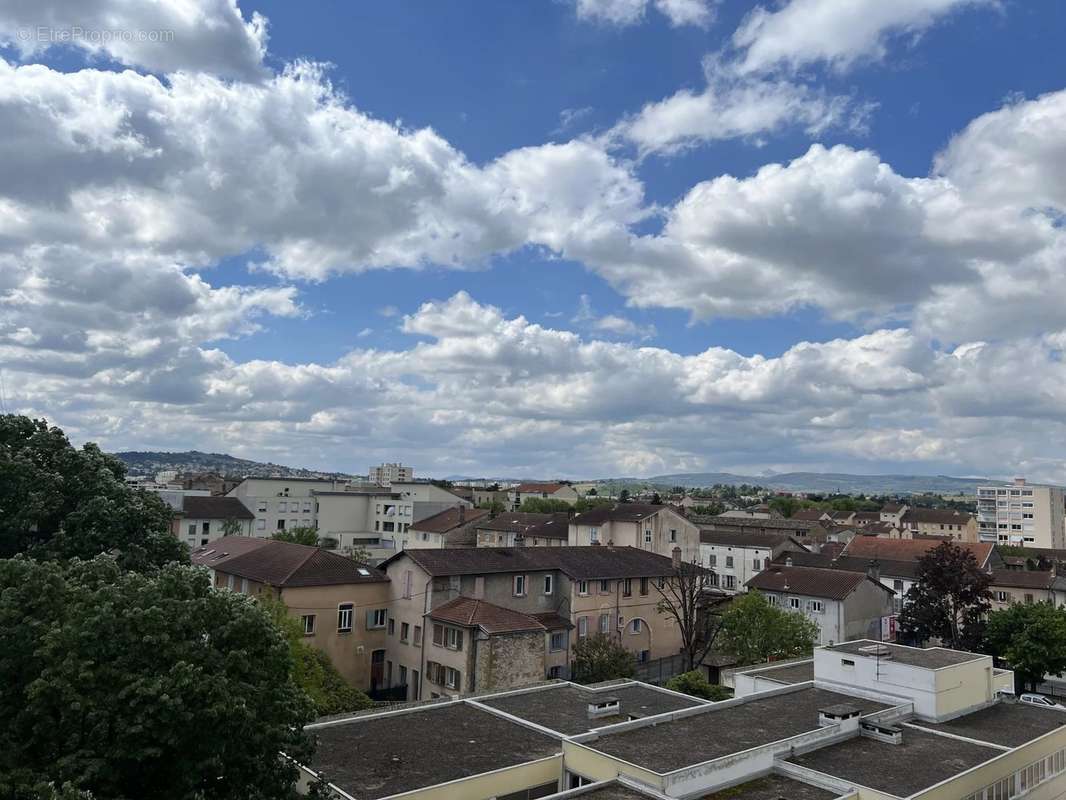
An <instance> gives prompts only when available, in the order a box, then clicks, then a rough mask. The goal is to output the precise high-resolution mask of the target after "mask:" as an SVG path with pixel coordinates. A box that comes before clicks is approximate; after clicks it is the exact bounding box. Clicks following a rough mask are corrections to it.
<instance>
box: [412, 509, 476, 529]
mask: <svg viewBox="0 0 1066 800" xmlns="http://www.w3.org/2000/svg"><path fill="white" fill-rule="evenodd" d="M488 513H489V512H488V510H487V509H484V508H458V507H457V508H446V509H444V510H443V511H440V512H438V513H436V514H433V515H432V516H429V517H426V518H425V519H421V520H419V521H418V522H415V523H413V524H412V525H411V530H413V531H426V532H427V533H447V532H448V531H452V530H455V529H456V528H461V527H463V526H464V525H469V524H470V523H471V522H474V521H475V520H479V519H481V518H482V517H485V516H488Z"/></svg>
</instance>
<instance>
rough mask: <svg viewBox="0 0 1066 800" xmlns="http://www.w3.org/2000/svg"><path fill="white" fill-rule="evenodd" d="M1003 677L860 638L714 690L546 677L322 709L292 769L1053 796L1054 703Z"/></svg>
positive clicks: (504, 788)
mask: <svg viewBox="0 0 1066 800" xmlns="http://www.w3.org/2000/svg"><path fill="white" fill-rule="evenodd" d="M760 671H762V672H764V673H765V674H764V675H759V674H757V673H758V672H760ZM1012 687H1013V674H1012V673H1011V672H1010V671H1007V670H999V669H996V668H995V667H994V665H993V664H992V659H991V658H990V657H989V656H983V655H978V654H974V653H964V652H960V651H955V650H947V649H944V648H930V649H927V650H922V649H916V648H904V647H901V646H898V645H891V644H889V645H885V644H881V643H879V642H875V641H862V640H860V641H853V642H847V643H842V644H838V645H835V646H833V647H820V648H817V649H816V650H815V652H814V657H813V658H812V659H810V661H809V662H808V663H807V664H803V665H798V666H797V665H789V667H767V668H756V669H755V670H752V671H748V672H744V673H741V674H739V675H738V676H737V697H736V698H734V699H732V700H727V701H724V702H720V703H706V702H701V701H699V700H697V699H695V698H691V697H686V696H681V695H676V694H674V693H672V692H667V691H665V690H662V689H656V688H655V687H651V686H647V685H644V684H640V683H637V682H633V681H622V682H617V683H613V684H611V685H604V686H595V687H581V686H575V685H574V684H570V683H565V682H555V683H551V684H547V685H541V686H534V687H529V688H527V689H522V690H512V691H507V692H502V693H496V694H488V695H482V696H479V697H476V698H467V699H460V700H452V701H442V702H436V703H431V704H428V705H421V706H417V707H407V708H401V709H397V710H393V711H388V712H384V713H363V714H357V715H351V716H348V717H344V718H339V719H333V720H327V721H323V722H320V723H316V724H313V725H310V726H308V732H309V733H312V734H314V735H315V737H316V738H317V740H318V748H317V750H316V752H315V755H314V757H313V759H312V760H311V761H310V763H308V764H306V765H303V766H302V767H301V770H302V774H303V776H304V779H303V781H302V782H301V784H302V786H303V787H305V788H306V787H307V786H308V785H309V784H310V782H311V781H312V780H313V779H314V778H316V777H317V776H318V775H319V774H322V775H325V776H327V777H328V780H329V786H328V787H327V789H328V790H330V791H333V792H334V793H335V795H336V796H337V797H339V798H358V800H381V799H382V798H386V797H410V798H416V797H417V798H418V800H446V799H447V800H450V799H451V798H464V800H465V799H466V798H470V799H471V800H486V799H487V798H501V799H503V798H506V799H507V800H519V798H521V799H523V800H528V799H529V798H550V800H564V799H565V800H571V799H573V798H581V799H582V800H641V798H657V799H658V800H663V799H664V798H681V799H684V798H702V800H724V799H725V798H729V799H730V800H779V799H780V798H787V799H788V800H833V799H834V798H841V799H842V800H843V799H844V798H847V800H898V799H899V798H908V800H995V798H1014V797H1022V796H1024V797H1026V798H1032V800H1053V799H1054V798H1059V797H1061V796H1062V795H1063V793H1066V725H1063V724H1062V722H1063V718H1062V714H1061V712H1057V711H1054V710H1051V709H1044V708H1036V707H1033V706H1029V705H1026V704H1022V703H1018V702H1015V701H1014V700H1013V699H1012V698H1011V697H1009V696H1005V695H1004V693H1005V692H1009V691H1010V690H1011V689H1012ZM412 742H415V743H417V746H416V747H415V748H412ZM353 754H358V757H354V756H353ZM416 759H417V760H416Z"/></svg>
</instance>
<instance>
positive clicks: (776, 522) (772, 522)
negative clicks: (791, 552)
mask: <svg viewBox="0 0 1066 800" xmlns="http://www.w3.org/2000/svg"><path fill="white" fill-rule="evenodd" d="M689 519H690V520H691V521H692V522H695V523H696V524H697V525H699V526H700V527H701V528H708V529H711V530H729V529H730V528H754V529H756V530H761V529H765V530H768V531H810V530H814V529H818V528H821V527H822V524H821V523H820V522H817V521H816V520H809V519H795V518H793V519H765V518H759V517H722V516H717V517H708V516H693V517H690V518H689Z"/></svg>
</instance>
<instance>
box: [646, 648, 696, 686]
mask: <svg viewBox="0 0 1066 800" xmlns="http://www.w3.org/2000/svg"><path fill="white" fill-rule="evenodd" d="M686 668H687V663H686V661H685V656H684V655H683V654H679V655H674V656H663V657H662V658H656V659H652V660H650V661H644V662H639V661H638V662H637V664H636V668H635V670H634V672H633V677H634V678H635V679H636V680H638V681H644V683H654V684H655V685H657V686H661V685H662V684H664V683H666V682H667V681H668V680H670V679H671V678H672V677H674V676H675V675H680V674H681V673H682V672H686V671H687V669H686Z"/></svg>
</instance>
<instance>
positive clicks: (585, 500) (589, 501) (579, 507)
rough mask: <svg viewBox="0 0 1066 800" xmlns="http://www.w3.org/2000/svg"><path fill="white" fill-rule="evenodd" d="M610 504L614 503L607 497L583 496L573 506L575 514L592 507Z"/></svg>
mask: <svg viewBox="0 0 1066 800" xmlns="http://www.w3.org/2000/svg"><path fill="white" fill-rule="evenodd" d="M609 505H613V503H612V501H610V500H608V499H607V498H606V497H582V498H581V499H580V500H578V501H576V502H575V503H574V505H573V506H571V508H572V509H573V511H574V513H575V514H583V513H584V512H586V511H589V510H590V509H593V508H599V507H600V506H609Z"/></svg>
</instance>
